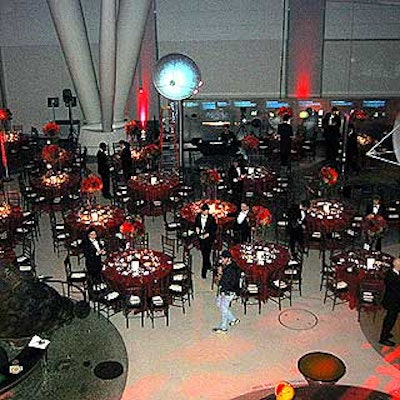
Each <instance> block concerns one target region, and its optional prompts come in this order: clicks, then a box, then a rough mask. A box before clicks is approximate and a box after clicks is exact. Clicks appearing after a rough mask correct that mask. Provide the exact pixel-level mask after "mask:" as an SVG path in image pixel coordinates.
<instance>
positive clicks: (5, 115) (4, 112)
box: [0, 108, 12, 122]
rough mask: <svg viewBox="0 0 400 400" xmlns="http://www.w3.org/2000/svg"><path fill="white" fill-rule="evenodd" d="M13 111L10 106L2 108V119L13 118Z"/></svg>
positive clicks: (0, 119) (0, 117)
mask: <svg viewBox="0 0 400 400" xmlns="http://www.w3.org/2000/svg"><path fill="white" fill-rule="evenodd" d="M11 115H12V114H11V111H10V110H9V109H8V108H0V121H2V122H4V121H8V120H10V119H11Z"/></svg>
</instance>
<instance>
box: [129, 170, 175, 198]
mask: <svg viewBox="0 0 400 400" xmlns="http://www.w3.org/2000/svg"><path fill="white" fill-rule="evenodd" d="M151 178H157V182H155V183H154V184H153V185H152V184H151ZM177 186H179V176H177V175H170V174H163V173H161V174H147V173H146V174H139V175H137V176H134V177H133V178H131V179H129V181H128V187H129V189H130V190H131V191H132V192H133V194H134V196H135V198H140V199H143V200H146V201H154V200H165V199H168V197H169V196H170V193H171V190H172V189H174V188H176V187H177Z"/></svg>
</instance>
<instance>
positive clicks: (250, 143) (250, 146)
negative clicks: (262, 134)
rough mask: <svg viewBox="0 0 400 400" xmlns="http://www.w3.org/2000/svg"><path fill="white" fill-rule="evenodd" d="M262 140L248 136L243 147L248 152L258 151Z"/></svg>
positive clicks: (244, 139)
mask: <svg viewBox="0 0 400 400" xmlns="http://www.w3.org/2000/svg"><path fill="white" fill-rule="evenodd" d="M259 145H260V139H259V138H258V137H256V136H254V135H247V136H245V137H244V138H243V140H242V147H243V148H244V149H246V150H255V149H258V146H259Z"/></svg>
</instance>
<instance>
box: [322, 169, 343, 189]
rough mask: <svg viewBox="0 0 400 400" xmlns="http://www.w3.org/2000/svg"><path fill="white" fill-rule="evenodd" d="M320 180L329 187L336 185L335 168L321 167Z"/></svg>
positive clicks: (336, 175)
mask: <svg viewBox="0 0 400 400" xmlns="http://www.w3.org/2000/svg"><path fill="white" fill-rule="evenodd" d="M320 173H321V178H322V181H323V182H324V183H326V184H327V185H329V186H333V185H336V183H337V181H338V178H339V174H338V172H337V171H336V169H335V168H332V167H322V168H321V172H320Z"/></svg>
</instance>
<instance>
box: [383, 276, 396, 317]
mask: <svg viewBox="0 0 400 400" xmlns="http://www.w3.org/2000/svg"><path fill="white" fill-rule="evenodd" d="M382 305H383V307H384V308H385V309H386V310H389V309H394V310H400V275H398V274H396V273H395V272H394V271H393V270H392V269H391V270H390V271H388V272H387V273H386V276H385V294H384V296H383V300H382Z"/></svg>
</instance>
